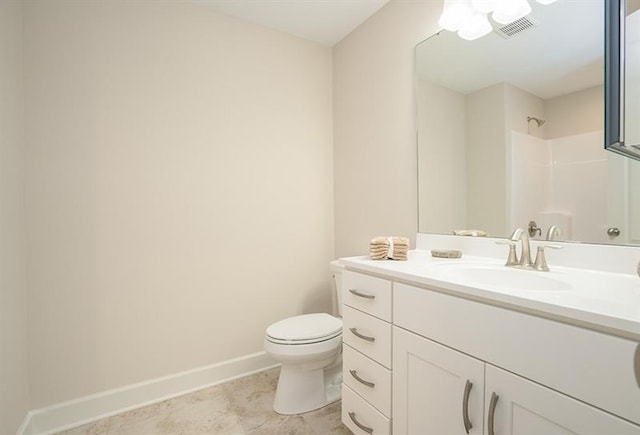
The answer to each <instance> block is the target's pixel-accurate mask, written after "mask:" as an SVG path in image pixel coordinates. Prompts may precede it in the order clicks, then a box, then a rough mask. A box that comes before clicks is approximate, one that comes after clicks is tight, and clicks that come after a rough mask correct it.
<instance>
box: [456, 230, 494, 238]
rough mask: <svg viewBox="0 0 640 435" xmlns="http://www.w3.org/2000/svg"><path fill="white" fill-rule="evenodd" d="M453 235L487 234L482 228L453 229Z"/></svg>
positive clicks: (484, 235) (472, 235) (478, 235)
mask: <svg viewBox="0 0 640 435" xmlns="http://www.w3.org/2000/svg"><path fill="white" fill-rule="evenodd" d="M453 234H454V235H455V236H471V237H487V236H488V235H489V234H488V233H487V232H486V231H482V230H453Z"/></svg>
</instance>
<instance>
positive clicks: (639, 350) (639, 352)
mask: <svg viewBox="0 0 640 435" xmlns="http://www.w3.org/2000/svg"><path fill="white" fill-rule="evenodd" d="M633 360H634V361H633V365H634V367H635V372H636V382H637V383H638V387H640V343H638V347H636V354H635V356H634V358H633Z"/></svg>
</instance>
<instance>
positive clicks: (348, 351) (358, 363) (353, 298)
mask: <svg viewBox="0 0 640 435" xmlns="http://www.w3.org/2000/svg"><path fill="white" fill-rule="evenodd" d="M342 287H343V295H342V301H343V308H342V317H343V333H342V337H343V343H344V345H343V350H344V353H343V376H342V378H343V385H342V421H343V422H344V424H345V425H347V427H348V428H349V429H350V430H351V431H352V432H353V433H355V434H376V435H378V434H381V435H384V434H390V433H391V330H392V329H391V328H392V326H391V313H392V310H391V302H392V283H391V281H390V280H386V279H382V278H377V277H373V276H369V275H364V274H360V273H355V272H351V271H345V272H344V273H343V276H342Z"/></svg>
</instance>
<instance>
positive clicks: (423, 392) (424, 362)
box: [392, 327, 484, 435]
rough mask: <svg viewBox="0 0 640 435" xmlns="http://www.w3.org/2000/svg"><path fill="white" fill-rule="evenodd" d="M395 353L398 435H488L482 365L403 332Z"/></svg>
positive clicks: (397, 335) (395, 336) (396, 340)
mask: <svg viewBox="0 0 640 435" xmlns="http://www.w3.org/2000/svg"><path fill="white" fill-rule="evenodd" d="M393 348H394V350H393V413H392V415H393V419H392V421H393V434H394V435H405V434H407V435H409V434H410V435H445V434H455V435H460V434H464V433H469V434H475V435H480V434H482V433H483V427H484V425H483V411H484V409H483V401H484V363H483V362H481V361H478V360H476V359H474V358H471V357H469V356H467V355H464V354H462V353H460V352H457V351H454V350H452V349H450V348H448V347H445V346H442V345H440V344H437V343H435V342H432V341H430V340H427V339H425V338H423V337H420V336H418V335H415V334H413V333H410V332H407V331H405V330H403V329H401V328H398V327H394V328H393ZM465 420H466V427H468V428H469V430H468V432H467V431H466V429H465Z"/></svg>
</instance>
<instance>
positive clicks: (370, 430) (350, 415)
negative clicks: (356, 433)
mask: <svg viewBox="0 0 640 435" xmlns="http://www.w3.org/2000/svg"><path fill="white" fill-rule="evenodd" d="M349 418H350V419H351V421H352V422H353V423H354V424H355V425H356V426H358V427H359V428H360V429H362V430H363V431H365V432H366V433H373V429H372V428H370V427H368V426H365V425H364V424H362V423H360V422H359V421H358V419H357V418H356V413H355V412H349Z"/></svg>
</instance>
